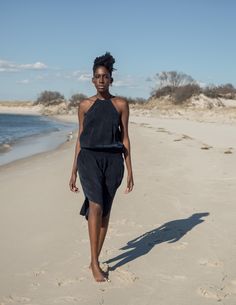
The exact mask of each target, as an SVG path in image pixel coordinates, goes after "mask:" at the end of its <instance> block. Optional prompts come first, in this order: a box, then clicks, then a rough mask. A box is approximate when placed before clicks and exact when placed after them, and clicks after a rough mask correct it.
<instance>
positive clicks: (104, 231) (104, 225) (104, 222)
mask: <svg viewBox="0 0 236 305" xmlns="http://www.w3.org/2000/svg"><path fill="white" fill-rule="evenodd" d="M109 219H110V212H109V213H108V215H107V216H105V217H102V224H101V228H100V232H99V243H98V257H99V255H100V253H101V250H102V246H103V243H104V240H105V237H106V234H107V229H108V224H109Z"/></svg>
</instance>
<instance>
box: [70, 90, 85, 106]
mask: <svg viewBox="0 0 236 305" xmlns="http://www.w3.org/2000/svg"><path fill="white" fill-rule="evenodd" d="M86 98H87V96H86V95H85V94H83V93H76V94H73V95H72V96H71V98H70V99H69V104H68V108H73V107H78V105H79V103H80V102H81V101H82V100H84V99H86Z"/></svg>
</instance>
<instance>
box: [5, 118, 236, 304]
mask: <svg viewBox="0 0 236 305" xmlns="http://www.w3.org/2000/svg"><path fill="white" fill-rule="evenodd" d="M61 118H63V117H61ZM75 118H76V117H73V119H74V120H75ZM64 119H65V117H64ZM67 119H69V118H68V116H67ZM199 124H200V125H199ZM233 131H234V125H233V124H217V123H210V124H208V123H205V122H202V123H200V122H193V121H189V120H184V119H180V120H174V119H173V120H170V119H160V118H157V117H155V116H151V117H148V116H131V117H130V128H129V133H130V140H131V145H132V163H133V172H134V183H135V185H134V189H133V191H132V192H131V193H130V194H124V190H125V186H126V185H125V184H126V172H125V176H124V180H123V182H122V185H121V186H120V188H119V189H118V191H117V194H116V197H115V201H114V204H113V209H112V214H111V220H110V226H109V230H108V233H107V238H106V240H105V243H104V247H103V250H102V253H101V258H100V260H101V262H103V263H104V262H107V264H109V266H110V268H111V271H110V273H109V278H110V282H108V283H96V282H95V281H94V280H93V278H92V275H91V273H90V271H89V269H88V265H89V255H90V253H89V238H88V231H87V222H86V220H85V219H84V218H83V217H82V216H80V215H79V210H80V207H81V205H82V202H83V200H84V195H83V192H82V189H81V186H80V183H79V180H78V187H79V189H80V192H79V193H78V194H74V193H72V192H70V190H69V186H68V183H69V178H70V174H71V166H72V161H73V156H74V145H75V139H76V138H75V137H74V139H73V140H72V141H71V142H67V143H65V144H63V145H61V146H60V147H59V148H58V149H56V150H54V151H51V152H47V153H42V154H38V155H36V156H32V157H29V158H26V159H24V160H18V161H15V162H13V163H10V164H8V165H5V166H2V167H1V168H0V185H1V188H0V198H1V204H0V224H1V230H0V238H1V252H0V258H1V259H0V270H1V272H0V277H1V278H0V283H1V285H0V304H1V305H3V304H17V305H18V304H28V305H52V304H69V305H71V304H83V305H93V304H109V305H110V304H112V305H118V304H119V305H120V304H127V305H132V304H135V305H144V304H147V305H156V304H158V305H173V304H177V305H185V304H186V305H189V304H191V305H199V304H201V305H202V304H218V303H220V304H224V305H233V304H236V268H235V266H236V256H235V253H236V237H235V227H236V226H235V215H236V205H235V195H236V191H235V183H236V152H235V143H236V142H235V135H234V133H233ZM104 267H106V265H105V264H104Z"/></svg>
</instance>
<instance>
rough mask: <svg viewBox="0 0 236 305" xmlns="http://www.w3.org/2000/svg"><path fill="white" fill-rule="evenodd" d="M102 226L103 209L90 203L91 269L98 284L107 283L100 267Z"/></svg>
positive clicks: (96, 204)
mask: <svg viewBox="0 0 236 305" xmlns="http://www.w3.org/2000/svg"><path fill="white" fill-rule="evenodd" d="M101 225H102V207H101V206H100V205H99V204H98V203H95V202H89V215H88V229H89V238H90V247H91V268H92V272H93V276H94V278H95V280H96V281H97V282H103V281H105V280H106V279H105V277H104V274H103V273H102V270H101V269H100V267H99V262H98V252H99V236H100V230H101Z"/></svg>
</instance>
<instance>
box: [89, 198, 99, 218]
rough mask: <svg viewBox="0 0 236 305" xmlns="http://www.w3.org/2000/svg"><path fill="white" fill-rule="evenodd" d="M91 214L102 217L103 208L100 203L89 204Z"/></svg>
mask: <svg viewBox="0 0 236 305" xmlns="http://www.w3.org/2000/svg"><path fill="white" fill-rule="evenodd" d="M89 213H91V214H94V215H97V216H101V215H102V206H101V205H100V204H99V203H96V202H93V201H90V202H89Z"/></svg>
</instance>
